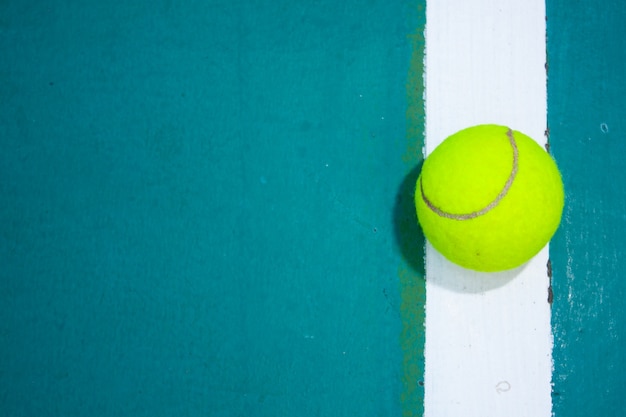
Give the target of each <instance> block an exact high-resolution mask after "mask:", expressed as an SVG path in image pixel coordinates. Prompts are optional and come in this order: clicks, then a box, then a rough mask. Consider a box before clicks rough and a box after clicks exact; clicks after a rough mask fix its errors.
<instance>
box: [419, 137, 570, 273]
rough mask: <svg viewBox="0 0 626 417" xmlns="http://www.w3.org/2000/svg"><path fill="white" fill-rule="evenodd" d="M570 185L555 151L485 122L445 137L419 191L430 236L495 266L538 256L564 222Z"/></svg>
mask: <svg viewBox="0 0 626 417" xmlns="http://www.w3.org/2000/svg"><path fill="white" fill-rule="evenodd" d="M563 204H564V192H563V183H562V181H561V175H560V173H559V170H558V168H557V166H556V163H555V162H554V160H553V159H552V158H551V157H550V155H549V154H548V153H547V152H546V151H545V150H544V149H543V148H542V147H541V146H539V145H538V144H537V143H536V142H535V141H534V140H532V139H531V138H529V137H528V136H526V135H524V134H522V133H520V132H518V131H514V130H511V129H509V128H508V127H506V126H498V125H480V126H474V127H470V128H467V129H464V130H461V131H459V132H457V133H455V134H453V135H452V136H450V137H448V138H447V139H446V140H444V141H443V142H442V143H441V144H440V145H439V146H438V147H437V148H436V149H435V150H434V151H433V152H432V153H431V154H430V155H429V156H428V157H427V158H426V160H425V161H424V165H423V167H422V171H421V173H420V176H419V178H418V180H417V185H416V190H415V206H416V210H417V217H418V220H419V222H420V225H421V226H422V229H423V231H424V235H425V236H426V238H427V239H428V240H429V241H430V242H431V244H432V245H433V246H434V247H435V249H437V250H438V251H439V252H441V253H442V254H443V255H444V256H445V257H446V258H448V259H449V260H450V261H452V262H454V263H456V264H459V265H461V266H463V267H465V268H469V269H473V270H477V271H483V272H494V271H502V270H506V269H511V268H515V267H517V266H520V265H522V264H523V263H525V262H527V261H528V260H530V259H531V258H532V257H533V256H535V255H536V254H537V253H538V252H539V251H540V250H541V249H542V248H543V247H544V246H545V245H546V244H547V243H548V241H549V240H550V239H551V238H552V236H553V235H554V233H555V232H556V230H557V228H558V226H559V223H560V221H561V214H562V212H563Z"/></svg>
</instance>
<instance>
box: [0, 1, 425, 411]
mask: <svg viewBox="0 0 626 417" xmlns="http://www.w3.org/2000/svg"><path fill="white" fill-rule="evenodd" d="M422 13H423V11H420V5H419V4H418V3H416V2H408V3H404V2H392V3H389V2H387V1H377V2H370V3H369V4H368V5H367V6H364V5H363V4H362V3H361V2H358V1H347V2H336V1H330V0H329V1H321V2H291V1H266V2H243V1H239V2H237V1H236V2H229V1H206V2H170V1H156V2H154V1H152V2H144V1H115V2H95V1H91V2H79V3H71V2H64V1H50V2H35V1H5V2H2V5H1V6H0V54H1V55H0V95H1V97H2V100H1V101H0V144H1V148H2V151H1V152H0V193H1V195H2V203H1V205H0V219H1V222H0V264H1V268H0V338H1V341H2V342H1V345H0V409H1V411H0V414H1V415H4V416H15V417H18V416H24V417H26V416H64V417H71V416H93V417H98V416H120V415H128V416H135V417H138V416H150V417H158V416H246V417H251V416H303V417H304V416H318V415H319V416H321V415H326V416H331V415H332V416H350V417H352V416H357V415H358V416H375V415H389V416H392V415H402V414H403V413H404V414H405V415H418V414H417V413H418V412H419V411H418V410H419V408H420V407H421V406H422V394H421V393H420V390H421V387H420V385H419V379H420V378H421V365H420V364H419V362H420V361H423V359H422V353H421V350H420V349H422V345H423V342H419V338H420V335H421V327H420V326H421V322H422V318H421V316H420V311H419V309H418V306H419V305H420V304H419V303H420V302H422V304H421V305H423V301H421V300H420V297H421V295H423V294H421V293H420V286H421V288H422V289H423V281H421V278H420V277H419V274H418V272H417V271H416V270H414V269H413V268H412V267H411V266H410V264H409V261H408V260H407V259H406V258H405V256H404V255H403V251H402V249H401V247H400V245H401V243H402V244H409V243H410V242H409V240H411V239H407V238H406V237H404V238H401V237H399V236H398V234H397V233H396V231H397V230H406V233H410V234H412V233H413V232H414V231H415V230H416V227H415V226H413V225H412V224H413V223H414V220H413V217H411V216H412V213H411V210H412V207H411V204H410V201H411V198H410V196H408V197H407V200H406V201H408V202H409V204H405V202H404V200H403V201H400V203H398V202H397V201H398V193H399V191H400V189H401V187H402V184H403V181H404V180H405V177H406V176H407V175H409V174H410V173H411V170H412V169H413V168H414V167H415V165H416V162H417V159H416V158H419V150H420V149H421V148H420V146H419V145H416V144H415V143H414V141H415V140H421V133H420V131H419V129H417V130H415V131H414V132H413V136H410V135H409V136H408V134H407V125H410V124H411V123H414V122H413V121H411V120H408V121H407V116H406V112H407V106H408V104H407V103H409V102H410V100H415V98H413V99H410V98H409V97H410V96H412V97H418V99H417V100H418V101H419V97H421V96H420V94H421V92H420V90H418V89H414V90H413V91H414V93H411V94H408V93H407V83H408V82H409V69H410V65H411V64H410V63H411V58H412V56H413V54H414V50H413V49H414V47H415V48H418V47H419V45H417V46H415V45H416V44H415V42H417V41H415V42H413V41H412V39H414V38H412V37H411V34H413V33H418V34H421V31H422V30H423V21H421V20H420V19H423V17H422ZM418 37H419V36H418ZM419 57H420V58H419V61H418V62H421V55H419ZM418 76H421V73H419V75H418ZM413 104H416V103H413ZM418 107H421V108H423V106H422V105H418ZM418 127H419V126H418ZM407 136H408V137H407ZM411 146H413V148H414V150H416V151H417V152H418V153H414V152H410V149H409V148H410V147H411ZM402 198H404V196H403V197H402ZM403 210H405V211H403ZM407 210H408V211H407ZM403 216H405V217H403ZM405 220H406V221H405ZM402 222H405V223H406V224H407V226H406V227H404V228H398V227H396V225H398V224H400V223H402ZM417 242H418V244H417V245H416V246H417V248H418V250H420V245H421V244H423V242H421V243H419V238H417ZM409 252H410V251H409ZM409 301H410V302H409ZM413 314H416V315H417V316H414V315H413ZM422 314H423V313H422Z"/></svg>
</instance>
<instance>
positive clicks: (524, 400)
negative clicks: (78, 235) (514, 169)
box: [424, 0, 552, 417]
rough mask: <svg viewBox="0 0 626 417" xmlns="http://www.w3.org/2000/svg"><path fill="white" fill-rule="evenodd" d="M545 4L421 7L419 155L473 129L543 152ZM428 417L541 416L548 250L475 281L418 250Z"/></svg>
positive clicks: (547, 342)
mask: <svg viewBox="0 0 626 417" xmlns="http://www.w3.org/2000/svg"><path fill="white" fill-rule="evenodd" d="M545 50H546V45H545V4H544V0H500V1H497V0H431V1H428V2H427V8H426V66H425V68H426V74H425V79H426V153H427V154H429V153H430V152H432V150H433V149H434V148H435V147H436V146H437V145H438V144H439V143H440V142H441V141H442V140H443V139H445V138H446V137H447V136H449V135H450V134H452V133H454V132H456V131H458V130H460V129H462V128H465V127H469V126H473V125H476V124H481V123H496V124H502V125H507V126H509V127H511V128H513V129H515V130H519V131H522V132H524V133H526V134H527V135H529V136H531V137H532V138H534V139H535V140H537V141H539V142H540V143H541V144H542V145H543V144H544V142H545V138H544V131H545V128H546V123H547V116H546V72H545V67H544V65H545V56H546V52H545ZM426 249H427V250H426V279H427V282H426V346H425V360H426V364H425V399H424V402H425V404H424V408H425V416H427V417H460V416H463V417H490V416H493V417H503V416H506V417H516V416H519V417H522V416H523V417H528V416H533V417H550V416H551V413H552V401H551V394H550V391H551V377H552V335H551V328H550V306H549V304H548V302H547V297H548V285H549V280H548V277H547V270H546V263H547V260H548V251H547V248H544V250H543V251H542V252H541V253H540V254H539V255H537V256H536V257H535V258H534V259H533V260H532V261H531V262H529V263H528V264H527V265H525V266H524V267H521V268H518V269H516V270H513V271H508V272H504V273H497V274H481V273H475V272H472V271H468V270H465V269H463V268H461V267H457V266H455V265H453V264H451V263H450V262H448V261H447V260H445V259H444V258H443V257H442V256H441V255H440V254H439V253H437V252H436V251H435V250H434V249H433V248H432V247H431V246H430V245H427V248H426Z"/></svg>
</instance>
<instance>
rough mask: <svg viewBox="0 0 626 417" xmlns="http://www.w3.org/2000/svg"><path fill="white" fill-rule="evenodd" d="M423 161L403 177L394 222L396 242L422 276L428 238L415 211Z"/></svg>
mask: <svg viewBox="0 0 626 417" xmlns="http://www.w3.org/2000/svg"><path fill="white" fill-rule="evenodd" d="M422 165H423V161H422V162H420V163H419V164H418V165H417V166H416V167H415V168H413V169H412V170H411V172H409V173H408V174H407V175H406V176H405V177H404V179H403V181H402V183H401V184H400V188H399V189H398V193H397V194H396V203H395V206H394V211H393V224H394V232H395V237H396V243H397V244H398V247H399V248H400V253H401V254H402V257H403V258H404V260H405V261H406V262H407V264H408V265H409V266H410V267H411V269H413V270H414V271H415V272H417V273H418V274H419V275H420V276H421V277H422V278H423V277H424V276H425V273H426V269H425V265H424V254H425V244H426V238H425V237H424V232H422V228H421V227H420V225H419V223H418V222H417V213H416V212H415V200H414V194H415V184H416V183H417V178H418V177H419V175H420V172H421V171H422Z"/></svg>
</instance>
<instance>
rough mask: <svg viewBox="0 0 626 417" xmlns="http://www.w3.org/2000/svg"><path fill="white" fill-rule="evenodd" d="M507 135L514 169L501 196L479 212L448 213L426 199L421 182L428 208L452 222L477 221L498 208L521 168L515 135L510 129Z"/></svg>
mask: <svg viewBox="0 0 626 417" xmlns="http://www.w3.org/2000/svg"><path fill="white" fill-rule="evenodd" d="M506 134H507V136H508V137H509V142H510V143H511V148H513V169H511V174H510V175H509V178H508V179H507V181H506V183H505V184H504V188H502V191H500V194H498V195H497V197H496V198H495V199H494V200H493V201H492V202H491V203H489V204H488V205H487V206H486V207H484V208H483V209H480V210H478V211H474V212H471V213H467V214H455V213H448V212H447V211H443V210H441V209H440V208H439V207H437V206H435V205H434V204H433V203H432V202H431V201H430V200H429V199H428V197H426V194H425V193H424V185H423V181H422V180H420V191H421V193H422V198H423V199H424V203H426V205H427V206H428V208H429V209H431V210H432V211H433V212H435V214H437V215H439V216H441V217H445V218H446V219H452V220H471V219H475V218H476V217H480V216H482V215H485V214H487V213H489V212H490V211H491V210H493V209H494V208H496V206H497V205H498V204H500V201H502V199H503V198H504V197H505V196H506V195H507V194H508V192H509V190H510V189H511V187H512V186H513V181H514V180H515V177H516V176H517V171H518V168H519V150H518V148H517V143H516V142H515V136H514V135H513V130H511V129H510V128H509V130H508V131H507V132H506Z"/></svg>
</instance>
